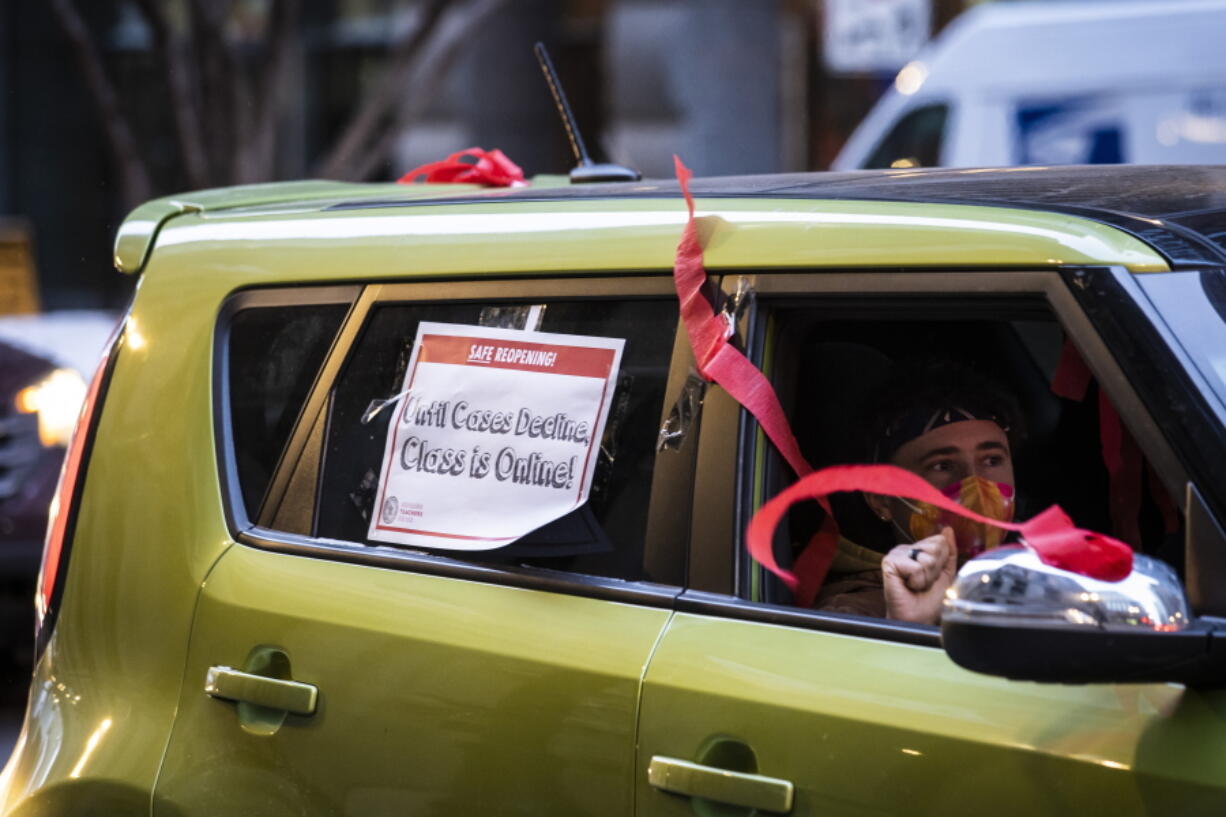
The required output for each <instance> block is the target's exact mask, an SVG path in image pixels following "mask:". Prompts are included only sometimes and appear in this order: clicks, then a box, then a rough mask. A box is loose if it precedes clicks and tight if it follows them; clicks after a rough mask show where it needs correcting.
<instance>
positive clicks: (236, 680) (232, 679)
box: [204, 667, 319, 715]
mask: <svg viewBox="0 0 1226 817" xmlns="http://www.w3.org/2000/svg"><path fill="white" fill-rule="evenodd" d="M204 691H205V693H207V694H208V695H210V696H212V697H214V698H222V699H225V700H227V701H241V702H243V703H249V704H255V705H256V706H264V707H268V708H269V709H279V710H284V711H285V712H289V713H291V714H294V715H314V714H315V704H316V703H317V702H318V700H319V689H318V688H317V687H314V686H312V685H311V684H303V683H300V682H298V681H284V680H282V679H280V678H269V677H268V676H266V675H254V674H252V673H250V672H240V671H238V670H236V669H233V668H231V667H209V671H208V672H207V673H206V674H205V676H204Z"/></svg>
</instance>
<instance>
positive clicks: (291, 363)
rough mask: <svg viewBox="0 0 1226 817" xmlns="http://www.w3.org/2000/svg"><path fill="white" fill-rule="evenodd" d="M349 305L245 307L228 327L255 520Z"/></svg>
mask: <svg viewBox="0 0 1226 817" xmlns="http://www.w3.org/2000/svg"><path fill="white" fill-rule="evenodd" d="M345 310H346V307H345V306H344V305H341V304H322V305H317V304H312V305H301V306H275V307H259V308H250V309H243V310H240V311H239V312H238V313H236V314H235V315H234V317H233V319H232V321H231V325H230V331H229V353H228V369H229V396H230V422H231V428H232V434H233V439H234V453H235V463H236V466H237V471H238V481H239V485H240V487H241V491H242V497H243V505H244V507H245V508H246V511H247V516H248V518H250V519H254V518H256V515H257V513H258V511H259V507H260V501H261V499H262V498H263V496H264V492H265V491H266V490H267V488H268V483H269V479H270V478H271V477H272V472H273V468H274V467H276V464H277V458H278V457H279V456H280V455H281V449H282V447H284V445H285V442H286V440H287V439H288V438H289V435H290V432H291V431H292V430H293V427H294V421H295V420H296V419H297V417H298V412H299V411H300V409H301V408H302V403H303V401H304V400H305V399H306V396H307V392H308V391H309V390H310V388H311V383H312V382H313V381H314V379H315V374H316V372H318V371H319V366H320V364H321V363H322V362H323V359H324V355H325V354H327V351H328V347H329V345H330V344H331V343H332V339H333V338H334V337H335V335H336V330H337V328H338V327H339V326H340V323H341V320H342V319H343V318H344V316H345Z"/></svg>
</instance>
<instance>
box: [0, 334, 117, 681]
mask: <svg viewBox="0 0 1226 817" xmlns="http://www.w3.org/2000/svg"><path fill="white" fill-rule="evenodd" d="M117 321H118V317H117V316H116V315H115V314H114V313H112V312H106V311H86V310H73V311H65V312H56V313H44V314H32V315H12V316H5V317H0V604H2V605H3V608H0V621H2V622H3V626H0V650H3V651H4V652H5V653H7V655H8V661H9V662H11V666H13V667H14V669H15V670H16V672H17V673H18V674H19V675H24V673H25V672H26V671H27V670H28V667H29V663H30V655H31V653H32V651H33V636H34V620H33V610H32V608H31V606H30V599H31V598H32V597H33V593H34V580H35V577H36V576H37V574H38V562H39V557H40V555H41V554H42V547H43V537H44V535H45V533H46V530H47V509H48V506H49V505H50V504H51V499H52V496H53V495H54V493H55V484H56V479H57V477H58V476H59V472H60V465H61V463H62V462H63V457H64V449H65V446H67V444H68V439H69V437H70V436H71V434H72V428H73V425H74V424H75V423H76V419H77V414H78V413H79V412H80V409H81V402H82V401H83V400H84V398H85V384H86V379H87V378H88V377H89V376H90V374H91V373H92V371H93V369H94V367H95V366H96V365H97V361H98V356H99V355H100V354H101V351H102V349H103V347H104V345H105V342H106V338H107V336H108V335H110V334H111V333H112V332H113V331H114V328H115V324H116V322H117ZM9 665H10V664H6V666H9ZM11 683H12V686H11V688H12V689H14V690H16V691H18V692H20V690H21V687H23V686H24V680H20V681H18V680H17V679H12V680H11Z"/></svg>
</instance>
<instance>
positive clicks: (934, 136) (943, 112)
mask: <svg viewBox="0 0 1226 817" xmlns="http://www.w3.org/2000/svg"><path fill="white" fill-rule="evenodd" d="M948 114H949V108H948V106H946V105H926V106H924V107H922V108H916V109H915V110H913V111H910V112H908V113H907V115H906V116H904V117H903V118H902V119H900V120H899V121H898V124H896V125H895V126H894V127H893V128H892V129H891V130H890V132H889V133H887V134H886V135H885V137H884V138H883V139H882V140H881V142H880V143H879V144H878V145H877V147H876V148H875V149H874V150H873V153H872V155H871V156H869V158H868V161H867V162H865V164H864V166H865V167H866V168H870V169H873V168H883V167H936V166H937V165H939V164H940V163H941V143H942V142H943V141H944V137H945V120H946V118H947V117H948Z"/></svg>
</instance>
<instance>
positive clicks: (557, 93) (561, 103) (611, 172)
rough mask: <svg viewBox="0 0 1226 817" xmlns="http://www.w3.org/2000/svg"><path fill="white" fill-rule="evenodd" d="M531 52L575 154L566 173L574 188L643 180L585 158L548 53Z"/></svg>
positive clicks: (633, 173) (541, 45) (539, 49)
mask: <svg viewBox="0 0 1226 817" xmlns="http://www.w3.org/2000/svg"><path fill="white" fill-rule="evenodd" d="M532 50H533V52H535V54H536V59H537V62H539V63H540V64H541V71H543V72H544V74H545V82H546V83H547V84H548V85H549V93H551V94H553V102H554V105H556V106H557V108H558V116H560V117H562V126H563V127H564V128H566V138H567V140H569V141H570V149H571V151H572V152H574V154H575V161H576V162H578V164H577V165H575V168H574V169H573V170H571V172H570V180H571V182H572V183H574V184H578V183H582V182H637V181H638V180H639V179H641V178H643V175H642V174H641V173H639V172H638V171H637V170H635V169H633V168H630V167H625V166H623V165H615V164H610V163H608V162H593V161H592V157H591V156H589V155H588V152H587V147H586V146H585V145H584V144H583V135H582V134H581V133H579V125H578V124H577V123H576V122H575V114H574V113H573V112H572V111H571V109H570V103H569V102H567V101H566V92H565V91H563V90H562V83H561V82H560V81H559V80H558V72H557V71H555V70H554V68H553V60H551V59H549V52H548V51H546V50H545V44H544V43H539V42H538V43H537V44H536V45H534V46H533V47H532Z"/></svg>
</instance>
